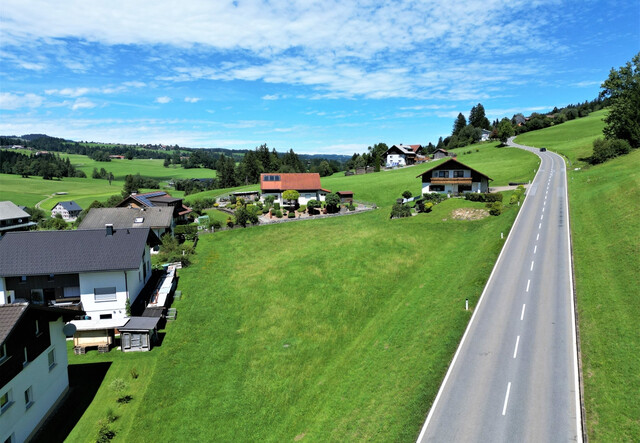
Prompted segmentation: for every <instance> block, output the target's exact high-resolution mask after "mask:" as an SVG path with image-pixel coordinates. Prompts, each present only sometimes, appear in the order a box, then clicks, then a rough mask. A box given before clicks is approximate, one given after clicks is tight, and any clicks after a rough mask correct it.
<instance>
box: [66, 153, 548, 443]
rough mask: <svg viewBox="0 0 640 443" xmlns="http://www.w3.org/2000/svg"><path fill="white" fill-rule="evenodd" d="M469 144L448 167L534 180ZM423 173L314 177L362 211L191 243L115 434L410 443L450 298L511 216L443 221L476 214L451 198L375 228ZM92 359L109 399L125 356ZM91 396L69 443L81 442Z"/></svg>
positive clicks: (450, 342) (449, 322)
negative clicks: (160, 334) (177, 294)
mask: <svg viewBox="0 0 640 443" xmlns="http://www.w3.org/2000/svg"><path fill="white" fill-rule="evenodd" d="M479 149H480V151H479V152H477V153H476V152H475V151H474V153H472V154H466V155H464V156H462V155H461V156H460V159H461V160H462V161H463V162H465V163H468V164H469V165H472V166H473V167H474V168H478V169H480V170H481V171H483V172H486V173H487V174H488V175H489V176H491V177H493V178H494V179H495V180H496V182H497V183H506V182H508V181H511V180H523V181H526V180H529V179H531V178H533V175H534V169H535V167H536V166H537V163H538V160H537V157H536V156H534V155H532V154H530V153H527V152H524V151H517V150H515V149H498V148H494V147H492V146H488V145H487V146H481V147H480V148H479ZM501 157H502V158H504V159H505V161H508V162H512V163H511V165H512V167H511V168H504V167H503V166H500V160H499V159H500V158H501ZM430 166H433V164H432V165H429V166H427V165H422V166H418V167H409V168H405V169H401V170H397V171H390V172H383V173H379V174H368V175H361V176H351V177H344V175H342V177H341V176H340V174H336V175H334V176H332V177H327V178H325V179H323V180H322V183H323V186H325V187H329V188H331V189H333V190H338V189H349V190H353V191H354V192H355V193H356V197H357V198H359V199H361V200H365V201H371V202H376V203H377V204H378V206H379V208H380V209H377V210H374V211H371V212H367V213H364V214H357V215H348V216H344V217H334V218H329V219H322V220H309V221H301V222H295V223H285V224H280V225H270V226H258V227H254V228H248V229H236V230H232V231H224V232H218V233H215V234H206V235H202V236H201V237H200V241H199V242H198V247H197V254H196V255H195V256H194V259H193V264H192V265H191V266H190V267H189V268H185V269H183V270H181V271H180V273H179V274H180V283H179V289H180V290H182V293H183V297H182V299H181V300H179V301H176V302H175V303H174V307H176V308H177V310H178V318H177V320H176V321H175V322H173V323H171V324H169V326H168V327H167V329H166V337H165V338H164V341H163V343H162V346H161V347H158V348H156V349H154V350H153V351H152V352H151V353H148V354H146V355H145V358H147V359H148V360H149V361H152V362H153V363H152V364H153V368H152V369H150V375H149V376H148V377H147V378H145V379H144V383H145V385H144V386H141V387H139V388H137V389H139V391H137V392H139V394H136V395H135V396H134V399H133V400H132V402H131V403H130V404H128V405H126V408H124V407H123V408H122V409H121V410H122V413H123V416H122V417H123V418H122V421H120V419H118V420H116V421H115V422H114V423H113V425H112V426H113V429H114V430H116V438H115V439H116V440H120V441H134V442H135V441H149V440H150V439H157V438H158V437H159V436H162V440H167V441H169V440H180V441H206V440H212V439H213V440H216V441H236V440H247V441H291V440H300V439H304V440H305V441H345V440H347V441H351V440H359V441H365V440H366V441H370V440H373V441H412V440H415V438H416V437H417V435H418V433H419V431H420V427H421V425H422V423H423V421H424V419H425V416H426V414H427V411H428V409H429V407H430V405H431V402H432V401H433V399H434V397H435V395H436V393H437V390H438V388H439V385H440V382H441V380H442V378H443V377H444V374H445V371H446V368H447V366H448V364H449V361H450V359H451V358H452V356H453V353H454V352H455V349H456V347H457V345H458V342H459V340H460V338H461V336H462V334H463V332H464V328H465V327H466V324H467V322H468V320H469V318H470V315H471V311H465V310H464V301H465V298H469V301H470V305H471V306H472V307H473V306H474V305H475V303H476V301H477V299H478V297H479V296H480V294H481V292H482V289H483V287H484V284H485V282H486V279H487V278H488V276H489V273H490V271H491V268H492V266H493V262H494V261H495V259H496V258H497V256H498V254H499V251H500V249H501V247H502V245H503V242H504V240H501V239H500V233H501V232H504V233H505V234H506V233H507V232H508V231H509V229H510V227H511V225H512V223H513V220H514V219H515V216H516V212H517V207H509V206H508V205H507V208H506V211H505V212H504V213H503V214H502V215H501V216H499V217H488V218H485V219H482V220H477V221H457V220H453V219H451V215H450V213H451V211H452V210H453V209H455V208H458V207H477V208H483V207H484V206H483V205H482V204H479V203H471V202H468V201H465V200H462V199H450V200H447V201H445V202H443V203H441V204H440V205H437V206H435V208H434V210H433V212H431V213H428V214H419V215H417V216H414V217H410V218H406V219H399V220H390V219H389V211H390V206H391V205H392V203H393V201H394V200H395V199H396V198H397V197H399V195H400V193H402V191H404V190H406V189H409V190H411V191H412V192H413V193H414V194H417V193H419V192H420V180H419V179H417V178H415V177H416V175H418V174H419V173H421V172H423V171H424V170H426V169H427V168H428V167H430ZM482 168H486V169H487V171H484V170H483V169H482ZM334 188H335V189H334ZM219 192H220V191H219ZM189 197H190V198H192V197H193V196H189ZM471 250H473V251H474V253H473V254H469V251H471ZM92 354H93V353H92V352H90V353H89V354H88V355H89V356H90V357H91V358H94V359H95V358H104V359H110V360H111V361H112V366H111V367H110V369H109V371H108V372H107V375H106V377H105V380H104V381H103V383H102V387H101V388H100V390H99V391H98V394H97V395H96V399H107V400H105V402H106V404H110V400H108V398H110V397H109V396H113V395H112V394H111V393H110V392H109V385H110V383H112V381H113V379H114V378H116V377H122V375H121V374H126V373H127V371H128V370H129V369H128V368H130V367H132V366H133V365H138V364H139V363H138V362H137V360H136V359H134V358H129V356H128V355H126V354H125V355H122V354H120V353H119V351H112V352H111V353H110V354H107V355H106V356H105V357H97V356H95V355H94V354H93V356H92ZM109 356H112V357H111V358H110V357H109ZM73 362H74V364H75V363H78V364H81V363H82V359H81V358H80V359H76V358H75V356H74V358H73ZM132 389H133V388H132ZM105 402H103V401H100V402H98V401H94V402H93V403H92V404H91V406H90V407H89V408H88V409H87V411H86V412H85V413H84V415H83V417H82V419H81V420H80V422H79V423H78V424H77V426H76V427H75V429H74V430H73V431H72V433H71V434H70V435H69V440H70V441H92V440H93V439H95V438H96V435H97V431H98V424H97V423H98V421H99V420H101V419H102V418H104V417H105V416H106V411H107V410H106V406H105ZM129 407H130V408H129ZM127 408H128V409H127ZM124 414H131V415H135V420H134V419H132V418H130V417H128V418H125V417H124Z"/></svg>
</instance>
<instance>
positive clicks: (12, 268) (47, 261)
mask: <svg viewBox="0 0 640 443" xmlns="http://www.w3.org/2000/svg"><path fill="white" fill-rule="evenodd" d="M151 238H153V239H155V235H153V234H152V233H151V232H150V230H149V228H130V229H115V230H114V231H113V235H107V232H106V229H91V230H78V231H27V232H8V233H6V234H5V235H4V236H3V237H2V238H1V239H0V276H2V277H9V276H21V275H48V274H68V273H79V272H93V271H96V272H98V271H116V270H118V271H119V270H129V269H137V268H138V267H139V266H140V261H141V257H142V254H143V252H144V250H145V246H146V244H147V240H150V239H151Z"/></svg>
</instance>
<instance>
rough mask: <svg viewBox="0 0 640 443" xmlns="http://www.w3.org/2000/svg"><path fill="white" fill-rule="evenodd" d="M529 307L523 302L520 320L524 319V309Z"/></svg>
mask: <svg viewBox="0 0 640 443" xmlns="http://www.w3.org/2000/svg"><path fill="white" fill-rule="evenodd" d="M526 307H527V305H526V304H525V303H523V304H522V314H520V320H524V310H525V308H526Z"/></svg>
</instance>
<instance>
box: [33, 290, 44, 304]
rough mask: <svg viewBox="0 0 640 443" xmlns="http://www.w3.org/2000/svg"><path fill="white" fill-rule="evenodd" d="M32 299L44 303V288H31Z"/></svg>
mask: <svg viewBox="0 0 640 443" xmlns="http://www.w3.org/2000/svg"><path fill="white" fill-rule="evenodd" d="M31 301H32V302H33V303H36V304H43V303H44V291H43V290H42V289H32V290H31Z"/></svg>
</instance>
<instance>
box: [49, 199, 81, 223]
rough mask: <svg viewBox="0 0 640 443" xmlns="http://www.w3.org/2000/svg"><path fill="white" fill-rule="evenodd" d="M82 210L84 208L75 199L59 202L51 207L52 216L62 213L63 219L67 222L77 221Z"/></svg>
mask: <svg viewBox="0 0 640 443" xmlns="http://www.w3.org/2000/svg"><path fill="white" fill-rule="evenodd" d="M81 212H82V208H81V207H80V206H79V205H78V204H77V203H76V202H74V201H73V200H69V201H63V202H58V203H56V204H55V206H54V207H53V208H51V217H55V216H56V214H60V215H61V216H62V219H63V220H64V221H67V222H72V221H75V220H76V218H78V216H79V215H80V213H81Z"/></svg>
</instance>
